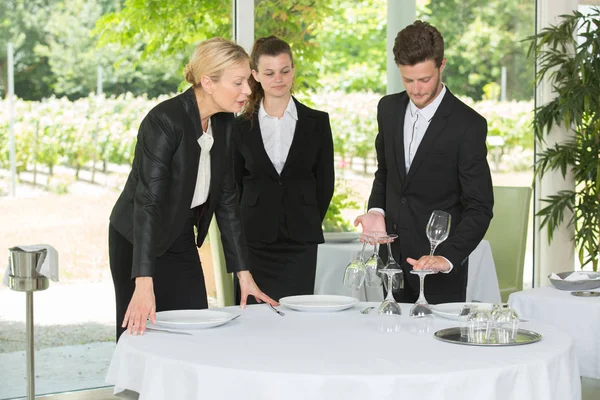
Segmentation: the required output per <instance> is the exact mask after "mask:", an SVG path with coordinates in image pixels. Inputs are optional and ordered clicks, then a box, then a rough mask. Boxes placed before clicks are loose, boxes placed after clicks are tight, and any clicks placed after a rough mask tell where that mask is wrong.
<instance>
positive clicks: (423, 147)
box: [369, 90, 494, 294]
mask: <svg viewBox="0 0 600 400" xmlns="http://www.w3.org/2000/svg"><path fill="white" fill-rule="evenodd" d="M408 102H409V98H408V95H407V94H406V92H402V93H398V94H393V95H389V96H385V97H383V98H382V99H381V101H380V102H379V105H378V109H377V122H378V127H379V133H378V135H377V139H376V141H375V147H376V150H377V159H378V168H377V171H376V172H375V180H374V182H373V189H372V191H371V196H370V198H369V208H373V207H379V208H382V209H384V210H385V213H386V215H385V219H386V225H387V230H388V232H395V233H397V234H398V240H397V241H395V242H394V243H393V246H392V248H393V250H392V251H393V252H394V253H395V254H394V255H395V256H399V257H400V258H399V259H398V258H397V259H398V260H402V261H403V262H404V263H403V267H405V268H406V269H407V270H410V269H412V267H411V266H410V265H408V264H407V263H405V260H406V258H407V257H411V258H415V259H419V258H420V257H421V256H423V255H426V254H429V251H430V245H429V240H428V239H427V236H426V233H425V228H426V226H427V222H428V221H429V217H430V215H431V212H432V211H433V210H443V211H446V212H449V213H450V214H451V215H452V223H451V231H450V235H449V236H448V239H446V241H444V242H442V243H441V244H440V245H439V246H438V247H437V249H436V252H435V254H436V255H441V256H444V257H446V258H447V259H448V260H449V261H450V262H451V263H452V264H453V265H454V269H453V270H452V272H450V273H449V274H442V273H440V274H436V275H431V276H429V277H428V278H427V282H426V285H425V289H426V290H427V292H428V293H441V294H444V293H450V294H456V293H458V292H460V291H463V292H464V291H465V290H466V281H467V271H466V268H464V267H463V266H462V265H461V264H462V263H463V261H466V260H467V259H468V256H469V254H471V252H472V251H473V250H474V249H475V247H477V245H478V243H479V242H480V241H481V240H482V239H483V236H484V235H485V232H486V230H487V228H488V226H489V223H490V221H491V219H492V207H493V204H494V197H493V196H494V195H493V188H492V179H491V175H490V169H489V166H488V163H487V160H486V155H487V148H486V144H485V140H486V135H487V122H486V120H485V118H483V117H482V116H481V115H479V114H478V113H477V112H475V111H474V110H473V109H471V108H470V107H468V106H467V105H466V104H464V103H463V102H461V101H460V100H459V99H457V98H456V97H455V96H454V95H453V94H452V93H450V91H449V90H447V91H446V94H445V96H444V98H443V99H442V102H441V104H440V106H439V108H438V109H437V111H436V113H435V115H434V116H433V118H432V120H431V122H430V125H429V127H428V129H427V131H426V133H425V136H424V137H423V140H422V142H421V144H420V145H419V147H418V149H417V153H416V155H415V158H414V160H413V162H412V164H411V166H410V169H409V172H408V174H407V173H406V168H405V164H404V138H403V135H404V132H403V127H404V116H405V113H406V107H407V106H408ZM396 252H398V254H396ZM461 267H462V268H461ZM405 275H407V276H406V277H405V279H406V278H407V282H409V284H410V285H411V287H412V289H413V290H414V291H416V292H417V293H418V279H417V278H416V276H415V275H413V274H406V273H405ZM409 275H410V276H409Z"/></svg>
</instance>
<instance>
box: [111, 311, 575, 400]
mask: <svg viewBox="0 0 600 400" xmlns="http://www.w3.org/2000/svg"><path fill="white" fill-rule="evenodd" d="M366 305H377V303H369V304H365V303H359V304H356V305H353V306H351V307H350V308H348V309H346V310H343V311H337V312H308V311H294V310H291V309H289V308H285V307H280V308H279V309H280V310H282V311H284V312H285V316H283V317H282V316H279V315H277V314H276V313H274V312H273V311H272V310H270V309H269V307H268V306H267V305H262V304H259V305H252V306H249V307H247V308H246V309H245V310H242V311H240V309H239V308H238V307H228V308H225V309H222V310H224V311H229V312H233V313H239V312H241V313H242V314H241V316H240V318H237V319H235V320H232V321H230V322H228V323H227V324H224V325H221V326H218V327H214V328H209V329H199V330H197V331H196V332H193V333H192V334H191V335H186V334H180V333H167V332H153V331H150V332H146V333H145V334H144V335H143V336H132V335H129V334H127V333H125V334H123V336H121V338H120V340H119V343H118V344H117V347H116V350H115V353H114V355H113V358H112V362H111V365H110V367H109V370H108V374H107V382H108V383H109V384H111V385H114V386H115V392H120V391H122V390H132V391H135V392H138V393H140V397H139V398H140V400H158V399H161V400H162V399H166V398H172V399H186V400H191V399H198V400H200V399H212V400H221V399H236V398H240V399H241V398H243V399H246V400H265V399H287V400H305V399H311V400H334V399H344V400H355V399H356V400H364V399H381V400H388V399H389V400H392V399H393V400H396V399H398V398H405V399H424V400H429V399H430V400H434V399H435V400H438V399H445V400H462V399H511V400H580V399H581V383H580V380H579V370H578V368H577V361H576V359H575V352H574V349H573V343H572V340H571V339H570V338H569V336H568V335H566V334H565V333H563V332H561V331H560V330H558V329H557V328H555V327H552V326H549V325H545V324H538V323H523V324H521V325H522V326H521V328H524V329H530V330H533V331H536V332H538V333H540V334H541V335H542V340H541V341H539V342H537V343H532V344H527V345H521V346H505V347H493V348H492V347H480V346H467V345H458V344H452V343H446V342H442V341H440V340H437V339H436V338H435V337H434V335H433V333H434V332H436V331H437V330H439V329H444V328H447V327H450V326H453V325H455V321H450V320H446V319H443V318H437V317H435V318H433V319H432V320H431V325H430V328H429V330H428V332H426V333H423V332H422V331H421V333H417V332H419V331H418V330H415V329H414V327H415V324H418V323H420V321H423V319H412V318H410V317H408V312H409V309H410V307H411V305H410V304H401V307H402V312H403V315H401V316H397V317H396V316H385V315H384V316H380V315H377V313H375V312H372V313H370V314H367V315H364V314H361V313H360V312H359V310H361V309H362V308H363V307H365V306H366ZM389 321H395V323H397V326H398V329H395V330H392V331H390V330H388V329H387V328H385V327H387V326H389V325H388V324H389ZM188 332H189V331H188Z"/></svg>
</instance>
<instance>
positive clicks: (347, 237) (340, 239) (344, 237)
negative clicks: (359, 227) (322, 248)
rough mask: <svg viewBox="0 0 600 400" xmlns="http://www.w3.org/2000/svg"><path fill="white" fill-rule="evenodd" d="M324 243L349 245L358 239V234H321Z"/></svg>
mask: <svg viewBox="0 0 600 400" xmlns="http://www.w3.org/2000/svg"><path fill="white" fill-rule="evenodd" d="M323 237H324V238H325V243H350V242H354V241H356V240H358V239H359V238H360V232H323Z"/></svg>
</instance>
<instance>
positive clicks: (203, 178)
mask: <svg viewBox="0 0 600 400" xmlns="http://www.w3.org/2000/svg"><path fill="white" fill-rule="evenodd" d="M214 141H215V139H214V138H213V134H212V127H211V125H210V118H209V119H208V128H206V132H202V135H201V136H200V138H198V144H199V145H200V162H199V163H198V176H197V178H196V188H195V189H194V198H193V199H192V206H191V207H190V208H194V207H197V206H199V205H201V204H204V203H205V202H206V199H208V190H209V188H210V149H211V148H212V145H213V143H214Z"/></svg>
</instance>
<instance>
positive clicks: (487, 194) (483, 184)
mask: <svg viewBox="0 0 600 400" xmlns="http://www.w3.org/2000/svg"><path fill="white" fill-rule="evenodd" d="M477 117H478V118H477V119H476V120H475V121H474V123H472V124H471V125H470V126H469V127H468V128H467V129H466V130H465V133H464V137H463V138H461V142H460V147H459V154H458V172H459V181H460V187H461V200H460V201H461V203H462V206H463V211H462V215H461V219H460V222H459V223H458V224H457V225H456V228H455V229H454V231H453V232H452V234H451V235H450V237H448V239H447V240H446V241H444V242H442V243H441V244H440V245H439V247H438V249H439V251H436V252H437V253H439V254H440V255H443V256H444V257H446V258H447V259H448V260H449V261H450V262H452V264H453V265H454V266H457V265H460V263H461V262H462V261H463V260H465V259H466V258H467V257H468V256H469V254H471V252H472V251H473V250H474V249H475V247H477V245H478V244H479V242H481V240H482V239H483V237H484V236H485V232H486V231H487V228H488V226H489V225H490V221H491V220H492V216H493V211H492V209H493V206H494V190H493V185H492V178H491V174H490V168H489V165H488V162H487V159H486V157H487V147H486V144H485V140H486V136H487V122H486V120H485V119H484V118H483V117H481V116H477Z"/></svg>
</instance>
